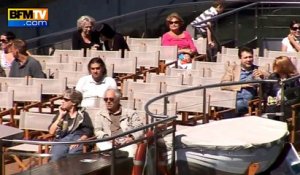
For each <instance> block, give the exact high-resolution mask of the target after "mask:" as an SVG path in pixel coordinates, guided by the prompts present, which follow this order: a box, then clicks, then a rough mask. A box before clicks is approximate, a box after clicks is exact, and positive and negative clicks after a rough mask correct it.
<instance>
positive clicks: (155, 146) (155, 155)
mask: <svg viewBox="0 0 300 175" xmlns="http://www.w3.org/2000/svg"><path fill="white" fill-rule="evenodd" d="M156 129H157V128H155V130H154V136H153V144H154V160H155V161H154V165H153V169H154V175H157V171H158V169H157V163H158V161H159V160H158V156H157V153H158V151H157V131H156Z"/></svg>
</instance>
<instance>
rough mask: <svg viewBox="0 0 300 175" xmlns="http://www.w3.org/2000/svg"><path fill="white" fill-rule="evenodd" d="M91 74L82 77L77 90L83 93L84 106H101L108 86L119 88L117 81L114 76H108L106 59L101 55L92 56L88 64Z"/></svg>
mask: <svg viewBox="0 0 300 175" xmlns="http://www.w3.org/2000/svg"><path fill="white" fill-rule="evenodd" d="M88 70H89V73H90V75H87V76H84V77H81V78H80V79H79V81H78V82H77V85H76V90H78V91H80V92H81V93H82V94H83V100H82V102H81V106H82V107H99V104H98V103H99V102H100V100H101V98H103V96H104V93H105V91H106V90H107V89H108V88H110V89H111V88H112V89H117V83H116V81H115V80H114V79H113V78H112V77H107V70H106V66H105V63H104V61H103V60H102V59H101V58H100V57H95V58H92V59H91V60H90V62H89V64H88Z"/></svg>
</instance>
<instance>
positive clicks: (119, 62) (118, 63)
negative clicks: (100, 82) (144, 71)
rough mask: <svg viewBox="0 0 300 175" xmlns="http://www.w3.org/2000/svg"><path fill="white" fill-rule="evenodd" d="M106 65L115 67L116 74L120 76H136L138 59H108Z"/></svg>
mask: <svg viewBox="0 0 300 175" xmlns="http://www.w3.org/2000/svg"><path fill="white" fill-rule="evenodd" d="M105 64H107V65H108V64H113V65H114V71H113V72H114V73H118V74H136V68H137V58H134V57H132V58H121V57H114V58H110V59H106V61H105Z"/></svg>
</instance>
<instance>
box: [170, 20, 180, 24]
mask: <svg viewBox="0 0 300 175" xmlns="http://www.w3.org/2000/svg"><path fill="white" fill-rule="evenodd" d="M179 23H180V21H169V24H179Z"/></svg>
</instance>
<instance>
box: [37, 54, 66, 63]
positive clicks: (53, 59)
mask: <svg viewBox="0 0 300 175" xmlns="http://www.w3.org/2000/svg"><path fill="white" fill-rule="evenodd" d="M32 57H33V58H35V59H36V60H38V61H39V62H40V63H41V64H42V63H43V62H45V63H68V62H69V59H68V57H63V56H61V55H57V56H49V55H32Z"/></svg>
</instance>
